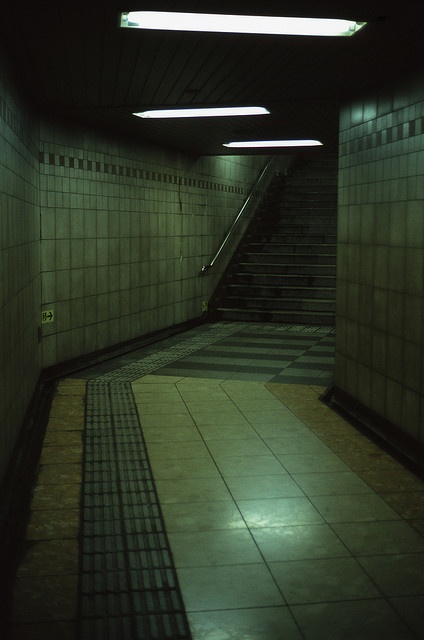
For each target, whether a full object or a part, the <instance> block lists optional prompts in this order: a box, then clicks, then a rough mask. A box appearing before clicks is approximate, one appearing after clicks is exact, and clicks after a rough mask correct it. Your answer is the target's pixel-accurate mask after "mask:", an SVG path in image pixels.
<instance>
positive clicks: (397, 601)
mask: <svg viewBox="0 0 424 640" xmlns="http://www.w3.org/2000/svg"><path fill="white" fill-rule="evenodd" d="M389 602H390V604H391V605H392V607H394V609H395V610H396V611H397V612H398V613H399V615H400V616H401V617H402V618H403V620H405V622H406V623H407V624H408V625H409V626H410V627H411V629H412V630H413V631H414V632H415V634H416V636H417V638H424V617H423V614H422V612H423V610H424V595H420V596H410V597H401V598H390V599H389Z"/></svg>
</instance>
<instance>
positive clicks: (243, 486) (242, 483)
mask: <svg viewBox="0 0 424 640" xmlns="http://www.w3.org/2000/svg"><path fill="white" fill-rule="evenodd" d="M226 484H227V486H228V488H229V490H230V492H231V495H232V496H233V498H234V500H255V499H260V498H294V497H297V496H303V495H304V494H303V491H302V490H301V489H300V488H299V486H298V485H297V484H296V482H295V481H294V480H293V479H292V478H291V477H290V476H289V475H288V474H287V473H286V474H280V475H276V474H274V475H269V476H241V477H240V476H239V477H229V478H226Z"/></svg>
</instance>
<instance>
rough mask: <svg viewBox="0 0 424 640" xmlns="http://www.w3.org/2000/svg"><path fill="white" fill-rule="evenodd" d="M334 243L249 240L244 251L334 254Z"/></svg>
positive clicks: (335, 246)
mask: <svg viewBox="0 0 424 640" xmlns="http://www.w3.org/2000/svg"><path fill="white" fill-rule="evenodd" d="M336 248H337V245H336V244H329V243H319V244H307V243H306V242H305V243H302V244H290V243H287V242H284V243H283V242H276V241H274V242H249V243H248V244H247V245H246V247H245V251H246V253H250V252H253V253H278V254H288V253H290V254H296V255H305V254H306V255H320V254H323V253H326V254H335V253H336Z"/></svg>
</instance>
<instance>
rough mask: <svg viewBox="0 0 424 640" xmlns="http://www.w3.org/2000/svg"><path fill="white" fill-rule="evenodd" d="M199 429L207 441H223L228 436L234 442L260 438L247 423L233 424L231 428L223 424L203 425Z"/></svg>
mask: <svg viewBox="0 0 424 640" xmlns="http://www.w3.org/2000/svg"><path fill="white" fill-rule="evenodd" d="M198 429H199V432H200V433H201V434H202V437H203V438H204V439H205V440H206V441H208V440H222V438H225V437H228V435H231V438H232V439H234V440H236V439H237V440H239V439H243V438H257V437H258V434H257V433H256V431H255V429H253V427H251V426H250V424H249V423H248V422H247V421H246V423H240V424H233V425H231V427H229V426H228V425H226V424H223V423H220V424H208V425H201V426H199V427H198Z"/></svg>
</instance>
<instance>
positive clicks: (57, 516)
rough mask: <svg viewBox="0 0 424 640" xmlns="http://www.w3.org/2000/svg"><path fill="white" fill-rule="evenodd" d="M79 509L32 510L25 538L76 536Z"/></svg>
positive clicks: (52, 538) (43, 538)
mask: <svg viewBox="0 0 424 640" xmlns="http://www.w3.org/2000/svg"><path fill="white" fill-rule="evenodd" d="M78 532H79V510H77V509H53V510H46V511H33V512H32V513H31V516H30V520H29V523H28V526H27V531H26V538H27V540H63V539H65V538H77V537H78Z"/></svg>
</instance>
